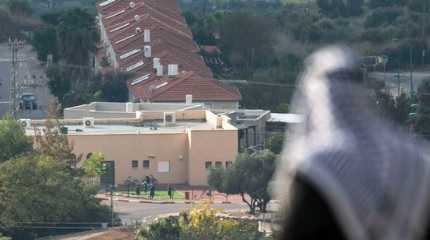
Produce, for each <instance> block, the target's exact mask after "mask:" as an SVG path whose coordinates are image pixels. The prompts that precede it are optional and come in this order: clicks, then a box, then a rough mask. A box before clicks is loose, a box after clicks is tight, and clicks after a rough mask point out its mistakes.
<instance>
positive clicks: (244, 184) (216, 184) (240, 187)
mask: <svg viewBox="0 0 430 240" xmlns="http://www.w3.org/2000/svg"><path fill="white" fill-rule="evenodd" d="M275 162H276V155H275V154H273V153H272V152H270V151H268V150H265V151H262V152H258V153H255V154H252V155H250V154H248V153H243V154H240V155H239V156H238V157H237V159H236V161H235V162H234V163H233V166H232V167H231V168H226V169H222V168H214V169H211V171H210V173H209V176H208V184H209V186H211V188H213V189H215V190H217V191H219V192H223V193H227V194H240V195H241V196H242V200H243V201H244V202H245V203H246V204H247V205H248V207H249V209H250V211H251V213H255V210H256V209H257V208H259V209H260V210H261V211H263V212H265V211H266V206H267V204H268V203H269V201H270V199H271V196H270V194H269V191H268V188H269V183H270V181H271V179H272V176H273V174H274V171H275Z"/></svg>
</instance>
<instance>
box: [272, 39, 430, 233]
mask: <svg viewBox="0 0 430 240" xmlns="http://www.w3.org/2000/svg"><path fill="white" fill-rule="evenodd" d="M357 59H358V57H357V56H356V55H355V54H354V53H353V52H352V51H351V50H349V49H347V48H343V47H328V48H325V49H322V50H320V51H318V52H316V53H315V54H313V55H312V56H311V57H310V58H309V59H308V60H307V61H306V66H307V67H306V70H305V72H304V73H303V75H302V76H301V78H300V80H299V83H298V90H297V93H296V94H295V97H294V99H293V103H292V112H294V113H299V114H302V115H303V117H304V121H303V123H302V124H299V125H297V126H294V127H292V128H291V129H289V132H288V135H289V136H288V140H287V142H286V145H285V149H284V151H283V154H282V160H281V163H280V166H279V167H278V170H277V172H276V175H275V179H274V192H275V198H277V199H280V200H281V203H282V209H283V210H282V213H283V214H284V215H285V220H284V222H283V225H282V227H283V228H282V229H283V232H282V239H285V240H305V239H310V240H311V239H315V240H321V239H329V240H338V239H339V240H340V239H345V240H421V239H427V238H428V237H430V236H427V235H428V225H429V224H428V223H429V213H430V209H429V203H430V185H429V183H430V155H429V154H428V150H430V148H428V147H427V144H426V143H425V142H424V141H422V140H421V139H418V138H416V137H413V136H412V135H411V134H409V133H407V132H404V131H403V130H401V129H400V128H399V127H397V126H395V125H394V124H393V123H391V122H389V121H386V120H384V119H381V118H379V117H378V116H377V115H375V114H374V113H373V112H372V111H371V110H370V109H369V104H368V101H367V99H368V92H367V91H366V90H365V88H363V86H362V85H363V84H362V81H361V80H362V76H361V74H360V69H359V65H358V62H357ZM429 239H430V238H429Z"/></svg>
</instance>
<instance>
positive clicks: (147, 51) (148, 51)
mask: <svg viewBox="0 0 430 240" xmlns="http://www.w3.org/2000/svg"><path fill="white" fill-rule="evenodd" d="M151 50H152V49H151V46H149V45H146V46H144V47H143V52H144V55H145V57H146V58H150V57H152V55H151V52H152V51H151Z"/></svg>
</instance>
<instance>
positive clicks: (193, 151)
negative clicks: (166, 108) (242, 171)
mask: <svg viewBox="0 0 430 240" xmlns="http://www.w3.org/2000/svg"><path fill="white" fill-rule="evenodd" d="M188 134H189V136H188V139H189V146H188V147H189V150H188V151H189V162H190V164H189V165H188V175H189V179H188V183H189V184H190V185H192V186H206V185H207V176H208V170H207V169H206V167H205V163H206V161H211V162H212V166H215V162H217V161H219V162H222V164H223V166H224V167H225V163H226V162H227V161H234V160H235V159H236V156H237V153H238V142H237V137H238V136H237V131H236V130H190V131H189V132H188Z"/></svg>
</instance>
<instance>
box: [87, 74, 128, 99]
mask: <svg viewBox="0 0 430 240" xmlns="http://www.w3.org/2000/svg"><path fill="white" fill-rule="evenodd" d="M129 77H130V74H127V73H122V72H111V73H108V74H105V75H98V76H96V77H95V80H93V81H92V84H91V86H90V89H91V92H92V96H93V97H94V99H91V100H96V101H106V102H126V101H127V100H128V99H129V98H128V86H127V80H128V79H129ZM97 91H100V92H99V93H98V95H95V94H96V93H97Z"/></svg>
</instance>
